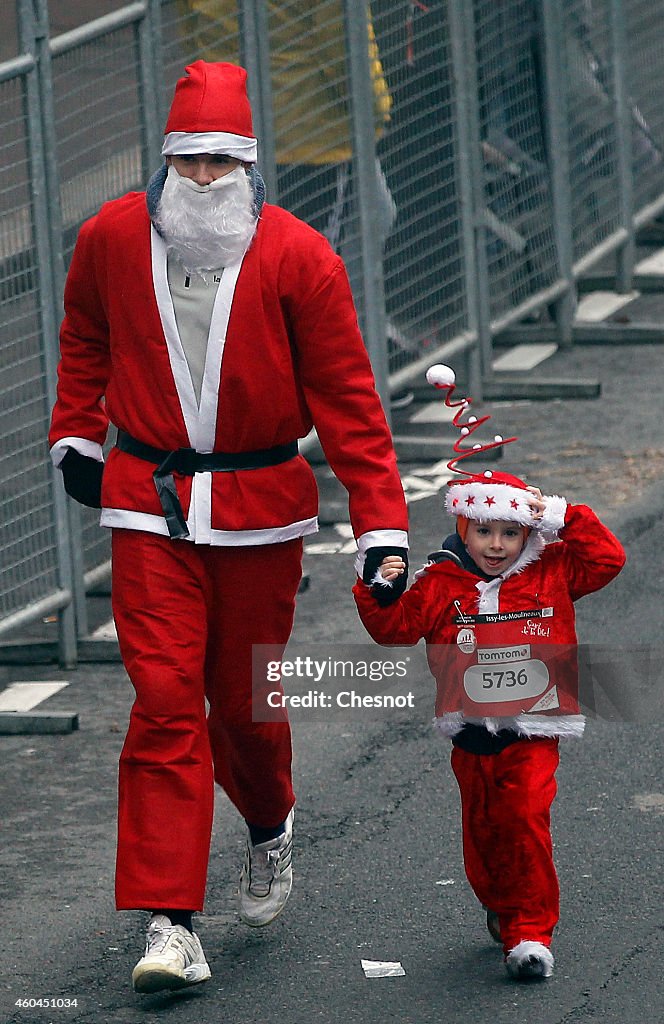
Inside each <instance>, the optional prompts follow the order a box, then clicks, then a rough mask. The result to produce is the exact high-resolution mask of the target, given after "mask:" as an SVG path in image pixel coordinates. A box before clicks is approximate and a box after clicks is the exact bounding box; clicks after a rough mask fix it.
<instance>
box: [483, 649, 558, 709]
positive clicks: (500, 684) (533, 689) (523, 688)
mask: <svg viewBox="0 0 664 1024" xmlns="http://www.w3.org/2000/svg"><path fill="white" fill-rule="evenodd" d="M478 653H481V652H478ZM548 685H549V670H548V669H547V667H546V665H545V664H544V662H543V661H537V660H536V659H530V658H529V659H527V660H523V661H516V662H513V663H511V662H498V663H496V662H494V663H488V664H487V663H485V664H477V665H471V666H470V668H467V669H466V671H465V672H464V674H463V688H464V690H465V692H466V696H467V697H468V698H469V699H470V700H472V701H473V703H475V704H502V703H508V702H512V701H515V700H516V701H524V700H532V699H533V698H535V697H539V696H540V694H542V693H544V691H545V690H546V688H547V687H548Z"/></svg>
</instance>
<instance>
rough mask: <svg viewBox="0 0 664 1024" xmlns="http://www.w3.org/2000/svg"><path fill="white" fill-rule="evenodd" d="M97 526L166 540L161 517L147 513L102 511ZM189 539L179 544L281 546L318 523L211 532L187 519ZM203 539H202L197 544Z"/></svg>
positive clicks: (314, 529) (311, 530)
mask: <svg viewBox="0 0 664 1024" xmlns="http://www.w3.org/2000/svg"><path fill="white" fill-rule="evenodd" d="M99 523H100V526H108V527H111V528H113V529H120V530H144V531H145V532H146V533H157V534H160V535H161V536H162V537H168V527H167V526H166V520H165V519H164V517H163V516H155V515H152V514H151V513H149V512H133V511H131V510H129V509H125V508H105V509H102V513H101V518H100V521H99ZM187 526H188V527H189V531H190V532H189V536H188V537H184V538H183V540H188V541H193V543H198V544H201V543H202V544H209V545H210V546H211V547H244V546H246V545H250V544H281V543H283V542H284V541H287V540H297V538H298V537H307V536H308V535H309V534H312V533H317V531H318V519H317V518H316V517H315V516H312V518H311V519H300V520H298V522H296V523H289V524H288V525H287V526H275V527H270V528H267V529H261V530H211V529H209V528H208V529H203V530H202V531H201V528H200V525H198V528H197V523H196V522H195V521H194V522H192V521H191V519H189V520H188V521H187ZM201 536H203V537H204V538H205V539H204V540H201V539H200V537H201Z"/></svg>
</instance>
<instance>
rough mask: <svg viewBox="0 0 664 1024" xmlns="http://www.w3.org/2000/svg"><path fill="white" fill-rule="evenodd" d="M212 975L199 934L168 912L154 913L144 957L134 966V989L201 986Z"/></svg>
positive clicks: (150, 990)
mask: <svg viewBox="0 0 664 1024" xmlns="http://www.w3.org/2000/svg"><path fill="white" fill-rule="evenodd" d="M209 977H210V968H209V967H208V964H207V961H206V959H205V953H204V952H203V947H202V946H201V943H200V940H199V938H198V936H197V935H196V934H195V933H194V932H189V931H187V929H186V928H184V927H183V926H182V925H181V924H175V925H173V924H171V922H170V920H169V918H168V917H166V916H165V914H155V915H154V916H153V917H152V919H151V920H150V924H149V925H148V934H147V939H146V943H145V956H143V957H141V959H140V960H139V961H138V963H137V964H136V966H135V967H134V970H133V973H132V976H131V980H132V984H133V986H134V992H160V991H161V990H162V989H177V988H184V987H185V986H186V985H198V983H199V982H201V981H207V980H208V978H209Z"/></svg>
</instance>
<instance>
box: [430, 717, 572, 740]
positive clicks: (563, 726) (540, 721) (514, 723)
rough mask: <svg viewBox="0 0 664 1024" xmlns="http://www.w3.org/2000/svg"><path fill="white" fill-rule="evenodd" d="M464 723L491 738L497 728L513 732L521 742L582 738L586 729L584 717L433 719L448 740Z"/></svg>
mask: <svg viewBox="0 0 664 1024" xmlns="http://www.w3.org/2000/svg"><path fill="white" fill-rule="evenodd" d="M466 722H468V723H469V724H470V725H483V726H484V728H485V729H486V730H487V731H488V732H490V733H491V734H492V735H494V736H495V734H496V733H497V732H498V730H499V729H512V730H513V732H516V733H518V735H519V736H523V738H524V739H529V738H535V737H537V736H548V737H553V736H562V737H565V738H568V739H570V738H579V737H581V736H583V731H584V729H585V727H586V719H585V716H584V715H529V714H522V715H513V716H511V717H505V718H466V717H465V715H464V714H463V712H461V711H448V712H446V713H445V714H444V715H441V716H440V717H438V718H434V720H433V724H434V728H435V729H436V731H437V732H440V733H442V735H443V736H447V738H448V739H451V738H452V737H453V736H456V735H457V733H459V732H461V730H462V729H463V727H464V725H465V724H466Z"/></svg>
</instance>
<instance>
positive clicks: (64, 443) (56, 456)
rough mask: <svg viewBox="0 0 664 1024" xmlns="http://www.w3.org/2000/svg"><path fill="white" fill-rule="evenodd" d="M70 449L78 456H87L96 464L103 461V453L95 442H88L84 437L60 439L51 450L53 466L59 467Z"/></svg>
mask: <svg viewBox="0 0 664 1024" xmlns="http://www.w3.org/2000/svg"><path fill="white" fill-rule="evenodd" d="M70 448H73V449H74V451H77V452H78V454H79V455H88V456H89V457H90V458H91V459H95V460H96V461H97V462H103V461H104V452H103V450H102V447H101V445H100V444H97V442H96V441H88V440H87V438H85V437H61V438H60V440H59V441H56V442H55V444H54V445H53V447H52V448H51V461H52V462H53V465H54V466H59V465H60V463H61V462H62V460H63V459H64V457H65V455H66V454H67V452H68V451H69V449H70Z"/></svg>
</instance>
